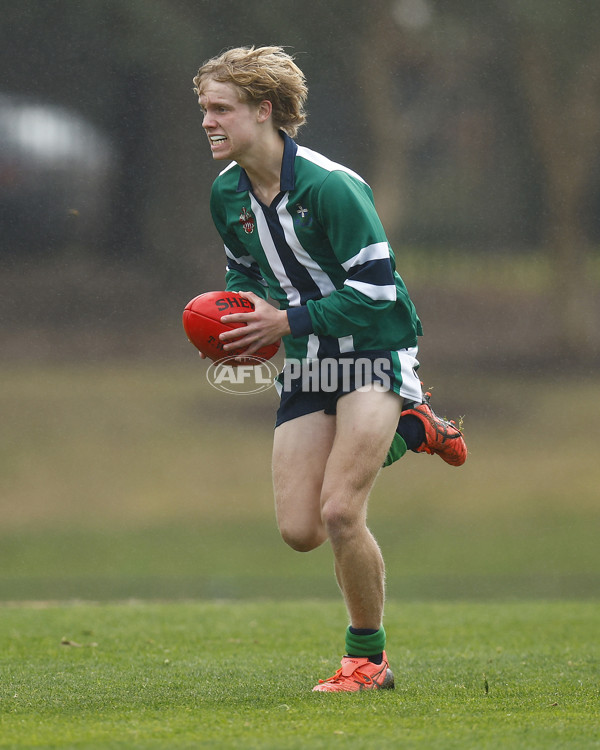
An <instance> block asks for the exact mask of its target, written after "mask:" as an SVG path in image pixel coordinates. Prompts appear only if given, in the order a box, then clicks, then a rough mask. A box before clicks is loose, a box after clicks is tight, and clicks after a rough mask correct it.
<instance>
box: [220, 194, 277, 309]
mask: <svg viewBox="0 0 600 750" xmlns="http://www.w3.org/2000/svg"><path fill="white" fill-rule="evenodd" d="M210 211H211V215H212V219H213V222H214V224H215V227H216V229H217V231H218V233H219V234H220V235H221V239H222V240H223V245H224V248H225V255H226V258H227V265H226V269H225V289H226V291H228V292H253V293H254V294H256V295H258V296H259V297H262V298H263V299H267V296H268V292H267V284H266V282H265V280H264V278H263V276H262V273H261V271H260V268H259V267H258V263H257V262H256V261H255V260H254V258H253V257H252V256H251V255H249V254H248V251H247V250H246V248H245V247H244V246H243V245H242V244H241V243H240V242H239V240H238V239H237V237H235V236H234V235H233V234H231V233H230V232H229V231H228V229H227V221H226V218H225V205H224V199H223V197H222V196H221V195H220V192H219V190H218V187H217V184H216V183H215V184H214V185H213V188H212V191H211V196H210Z"/></svg>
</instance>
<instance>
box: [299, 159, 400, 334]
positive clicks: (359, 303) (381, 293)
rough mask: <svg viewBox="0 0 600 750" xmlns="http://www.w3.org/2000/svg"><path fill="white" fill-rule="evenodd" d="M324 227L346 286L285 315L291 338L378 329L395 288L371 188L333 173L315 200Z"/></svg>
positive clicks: (394, 296) (386, 245) (393, 300)
mask: <svg viewBox="0 0 600 750" xmlns="http://www.w3.org/2000/svg"><path fill="white" fill-rule="evenodd" d="M318 210H319V222H320V223H321V225H322V226H323V228H324V230H325V233H326V235H327V237H328V240H329V242H330V244H331V247H332V249H333V253H334V255H335V257H336V260H337V261H338V262H339V263H340V265H341V266H342V268H343V269H344V272H345V281H344V284H343V286H342V287H341V288H340V289H336V290H335V291H333V292H332V293H331V294H329V295H328V296H327V297H324V298H322V299H319V300H309V301H308V302H307V304H306V306H304V307H298V308H294V309H291V310H288V319H289V321H290V328H291V331H292V335H293V336H295V337H296V336H303V335H306V334H308V333H317V334H320V335H327V336H335V337H339V336H347V335H350V334H353V333H356V332H357V331H358V330H360V329H363V328H367V327H369V326H373V325H376V324H377V319H378V317H379V315H380V314H381V313H382V312H383V311H385V310H387V309H389V308H390V307H393V306H394V305H395V304H396V301H397V295H398V289H397V284H396V274H395V272H394V271H395V269H394V265H393V263H394V261H393V254H392V252H391V249H390V246H389V243H388V240H387V237H386V235H385V230H384V229H383V226H382V224H381V221H380V219H379V216H378V214H377V211H376V209H375V205H374V202H373V196H372V193H371V189H370V188H369V187H368V185H366V183H364V182H361V181H359V180H358V179H356V178H355V177H353V176H351V175H349V174H347V173H345V172H343V171H334V172H331V173H330V174H329V175H328V177H327V178H326V179H325V180H324V182H323V184H322V185H321V187H320V190H319V196H318Z"/></svg>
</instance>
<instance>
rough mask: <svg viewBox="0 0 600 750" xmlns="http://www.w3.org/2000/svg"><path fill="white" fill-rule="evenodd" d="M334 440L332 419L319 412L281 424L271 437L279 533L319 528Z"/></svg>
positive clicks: (307, 532)
mask: <svg viewBox="0 0 600 750" xmlns="http://www.w3.org/2000/svg"><path fill="white" fill-rule="evenodd" d="M334 438H335V417H333V416H331V415H328V414H325V413H324V412H322V411H319V412H314V413H312V414H305V415H303V416H301V417H296V418H295V419H291V420H289V421H288V422H284V423H283V424H281V425H279V426H278V427H277V428H276V429H275V433H274V437H273V488H274V493H275V508H276V512H277V521H278V524H279V528H280V530H282V533H283V531H284V530H287V531H288V533H291V532H290V530H291V529H295V530H297V532H298V534H300V535H302V534H306V535H310V533H311V530H315V529H317V528H320V527H321V505H320V498H321V489H322V486H323V477H324V474H325V467H326V465H327V459H328V456H329V453H330V451H331V448H332V445H333V442H334Z"/></svg>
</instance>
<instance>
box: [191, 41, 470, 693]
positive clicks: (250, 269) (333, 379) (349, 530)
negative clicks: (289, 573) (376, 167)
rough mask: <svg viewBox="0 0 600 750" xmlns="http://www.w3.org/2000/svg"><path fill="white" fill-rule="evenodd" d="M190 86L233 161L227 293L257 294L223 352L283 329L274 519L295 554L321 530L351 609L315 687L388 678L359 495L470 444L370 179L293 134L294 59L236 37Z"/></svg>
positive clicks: (221, 222)
mask: <svg viewBox="0 0 600 750" xmlns="http://www.w3.org/2000/svg"><path fill="white" fill-rule="evenodd" d="M194 84H195V91H196V93H197V95H198V100H199V103H200V106H201V108H202V111H203V114H204V119H203V123H202V125H203V128H204V130H205V132H206V135H207V136H208V141H209V144H210V149H211V151H212V155H213V159H215V160H219V161H224V162H226V163H227V166H225V168H224V169H223V171H222V172H221V173H220V174H219V176H218V177H217V179H216V180H215V182H214V184H213V188H212V194H211V212H212V216H213V220H214V223H215V225H216V228H217V230H218V232H219V234H220V235H221V237H222V239H223V242H224V244H225V253H226V255H227V261H228V264H227V273H226V285H227V290H229V291H240V292H241V293H243V295H244V296H245V297H247V298H248V299H250V300H251V301H252V302H253V303H254V305H255V311H254V312H253V313H244V314H230V315H226V316H224V317H223V321H225V322H237V321H241V322H244V323H246V324H247V325H246V326H245V327H242V328H237V329H235V330H234V331H230V332H228V333H225V334H223V335H222V336H221V338H222V341H223V342H224V349H225V351H227V350H231V349H236V348H239V347H240V346H241V347H244V348H245V354H247V355H250V354H253V353H254V352H256V351H257V350H258V349H259V348H260V347H262V346H264V345H266V344H271V343H274V342H275V341H277V340H279V338H281V337H282V338H283V342H284V345H285V353H286V364H285V366H284V370H283V372H282V373H281V374H280V376H279V391H280V396H281V402H280V406H279V410H278V412H277V420H276V428H275V432H274V444H273V483H274V491H275V504H276V513H277V521H278V526H279V530H280V532H281V535H282V537H283V539H284V540H285V541H286V542H287V544H289V545H290V546H291V547H292V548H293V549H295V550H299V551H302V552H308V551H309V550H312V549H315V548H316V547H318V546H319V545H320V544H322V543H323V542H324V541H325V540H326V539H328V540H329V542H330V544H331V548H332V550H333V555H334V559H335V572H336V576H337V581H338V583H339V586H340V589H341V591H342V594H343V596H344V600H345V604H346V607H347V610H348V615H349V619H350V625H349V627H348V628H347V630H346V643H345V645H346V655H345V656H344V657H343V658H342V663H341V668H340V669H339V670H338V671H337V672H336V674H335V675H333V677H331V678H329V679H327V680H320V681H319V684H318V685H316V686H315V687H314V690H317V691H322V692H339V691H348V692H355V691H359V690H364V689H367V690H373V689H381V688H392V687H393V686H394V677H393V674H392V671H391V670H390V667H389V664H388V660H387V656H386V652H385V646H386V643H385V631H384V628H383V624H382V618H383V607H384V563H383V559H382V555H381V552H380V549H379V547H378V545H377V542H376V541H375V539H374V537H373V535H372V534H371V532H370V531H369V529H368V527H367V523H366V512H367V501H368V497H369V493H370V491H371V488H372V486H373V484H374V482H375V479H376V477H377V474H378V472H379V471H380V469H381V467H382V465H384V464H386V465H387V464H388V463H391V462H392V461H394V460H396V459H397V458H400V457H401V455H402V454H403V453H404V452H406V450H407V449H410V450H413V451H416V452H425V453H429V454H437V455H439V456H441V458H442V459H443V460H444V461H446V462H447V463H449V464H451V465H453V466H460V465H461V464H462V463H464V461H465V459H466V456H467V448H466V445H465V442H464V439H463V437H462V434H461V433H460V431H459V430H458V429H457V428H456V427H455V426H454V424H453V423H450V422H446V421H444V420H441V419H439V418H438V417H437V416H436V415H435V414H434V413H433V411H432V410H431V407H430V406H429V404H428V398H427V397H426V396H425V397H424V396H423V393H422V391H421V384H420V381H419V379H418V377H417V375H416V369H417V367H418V362H417V337H418V336H419V335H420V334H421V333H422V331H421V323H420V321H419V318H418V317H417V313H416V311H415V308H414V305H413V303H412V302H411V300H410V297H409V295H408V292H407V289H406V286H405V285H404V282H403V281H402V279H401V277H400V276H399V275H398V273H397V272H396V267H395V258H394V254H393V252H392V250H391V248H390V245H389V243H388V240H387V238H386V235H385V231H384V229H383V227H382V225H381V222H380V220H379V217H378V215H377V212H376V210H375V206H374V202H373V195H372V192H371V190H370V188H369V186H368V185H367V184H366V182H365V181H364V180H363V179H362V178H361V177H360V176H359V175H357V174H355V173H354V172H353V171H351V170H350V169H347V168H346V167H343V166H341V165H340V164H335V163H333V162H332V161H330V160H329V159H327V158H326V157H324V156H322V155H321V154H318V153H316V152H314V151H311V150H309V149H307V148H305V147H303V146H299V145H297V144H296V143H295V142H294V140H292V139H293V138H294V137H295V136H296V133H297V131H298V128H299V127H300V126H301V125H302V124H303V123H304V121H305V113H304V102H305V100H306V96H307V87H306V83H305V78H304V75H303V73H302V71H301V70H300V69H299V68H298V67H297V65H296V64H295V63H294V61H293V59H292V58H291V57H290V56H289V55H288V54H287V53H286V52H285V51H284V50H283V49H282V48H281V47H260V48H254V47H249V48H245V47H242V48H235V49H230V50H228V51H226V52H224V53H223V54H221V55H219V56H218V57H215V58H213V59H211V60H209V61H207V62H206V63H204V64H203V65H202V67H201V68H200V70H199V71H198V74H197V76H196V77H195V78H194ZM267 297H270V298H271V299H272V300H274V301H275V302H276V303H278V306H277V307H275V306H273V305H271V304H270V303H269V302H267V301H266V299H267Z"/></svg>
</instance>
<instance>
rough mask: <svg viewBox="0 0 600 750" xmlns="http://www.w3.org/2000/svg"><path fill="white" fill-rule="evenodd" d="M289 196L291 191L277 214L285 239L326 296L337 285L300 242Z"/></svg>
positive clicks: (286, 195)
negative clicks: (291, 212) (290, 210)
mask: <svg viewBox="0 0 600 750" xmlns="http://www.w3.org/2000/svg"><path fill="white" fill-rule="evenodd" d="M288 197H289V193H286V194H285V195H284V196H283V199H282V200H281V202H280V203H279V205H278V206H277V215H278V217H279V223H280V224H281V228H282V229H283V233H284V236H285V241H286V243H287V245H288V247H289V248H290V250H291V251H292V252H293V253H294V255H295V256H296V258H297V259H298V262H299V263H300V265H302V266H304V268H306V270H307V271H308V273H309V275H310V277H311V279H312V280H313V281H314V282H315V284H316V286H317V288H318V289H319V291H320V292H321V294H322V295H323V297H326V296H327V295H328V294H331V292H333V291H334V290H335V285H334V283H333V281H332V280H331V279H330V278H329V276H328V275H327V274H326V273H325V271H323V269H322V268H321V266H320V265H319V264H318V263H317V262H316V260H314V259H313V258H311V256H310V255H309V254H308V253H307V252H306V250H305V249H304V248H303V247H302V245H301V244H300V241H299V240H298V237H297V235H296V230H295V229H294V220H293V218H292V215H291V214H290V212H289V211H288V210H287V208H286V206H287V202H288Z"/></svg>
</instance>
